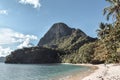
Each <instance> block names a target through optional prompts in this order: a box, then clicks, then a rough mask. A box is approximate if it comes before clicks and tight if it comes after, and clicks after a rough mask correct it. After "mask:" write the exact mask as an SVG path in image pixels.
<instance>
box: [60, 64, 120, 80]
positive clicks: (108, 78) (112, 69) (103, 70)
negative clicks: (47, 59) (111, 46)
mask: <svg viewBox="0 0 120 80" xmlns="http://www.w3.org/2000/svg"><path fill="white" fill-rule="evenodd" d="M75 65H82V66H89V67H90V68H91V69H90V70H88V71H87V72H84V73H82V74H81V73H78V74H75V75H72V76H67V77H64V78H61V79H59V80H120V64H107V65H104V64H100V65H92V64H75Z"/></svg>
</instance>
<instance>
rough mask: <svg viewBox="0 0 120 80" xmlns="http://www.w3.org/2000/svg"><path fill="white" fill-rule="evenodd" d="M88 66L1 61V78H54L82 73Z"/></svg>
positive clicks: (16, 79)
mask: <svg viewBox="0 0 120 80" xmlns="http://www.w3.org/2000/svg"><path fill="white" fill-rule="evenodd" d="M88 69H89V68H88V67H84V66H77V65H71V64H5V63H0V80H52V79H53V78H54V77H59V76H68V75H70V74H74V73H76V72H77V71H78V72H80V71H81V73H82V72H84V71H86V70H88Z"/></svg>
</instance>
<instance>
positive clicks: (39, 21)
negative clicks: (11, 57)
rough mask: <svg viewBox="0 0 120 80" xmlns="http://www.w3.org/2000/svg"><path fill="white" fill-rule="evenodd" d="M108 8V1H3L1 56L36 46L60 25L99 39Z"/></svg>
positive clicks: (0, 5)
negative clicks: (58, 23) (99, 31)
mask: <svg viewBox="0 0 120 80" xmlns="http://www.w3.org/2000/svg"><path fill="white" fill-rule="evenodd" d="M107 5H108V3H106V2H105V0H0V56H4V55H6V54H8V52H10V51H11V50H13V49H16V48H22V47H27V46H32V45H33V44H34V45H36V44H37V43H38V41H39V39H40V38H41V37H42V36H43V35H44V34H45V33H46V32H47V31H48V29H49V28H50V27H51V26H52V25H53V24H54V23H57V22H64V23H66V24H67V25H68V26H70V27H74V28H79V29H81V30H83V31H84V32H85V33H86V34H88V35H89V36H91V37H96V29H97V28H98V25H99V23H100V22H105V21H106V20H105V17H104V16H103V15H102V14H103V12H102V11H103V9H104V7H106V6H107ZM31 43H32V44H31Z"/></svg>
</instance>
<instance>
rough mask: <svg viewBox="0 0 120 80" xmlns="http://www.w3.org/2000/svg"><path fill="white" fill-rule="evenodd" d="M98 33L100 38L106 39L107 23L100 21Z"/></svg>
mask: <svg viewBox="0 0 120 80" xmlns="http://www.w3.org/2000/svg"><path fill="white" fill-rule="evenodd" d="M97 33H98V37H99V38H100V39H104V38H105V35H106V25H105V24H104V23H102V22H101V23H100V25H99V29H98V30H97Z"/></svg>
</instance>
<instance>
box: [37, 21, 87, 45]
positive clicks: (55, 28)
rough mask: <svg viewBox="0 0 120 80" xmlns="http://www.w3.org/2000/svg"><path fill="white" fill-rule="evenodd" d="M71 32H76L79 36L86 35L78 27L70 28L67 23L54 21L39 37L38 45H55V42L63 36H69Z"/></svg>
mask: <svg viewBox="0 0 120 80" xmlns="http://www.w3.org/2000/svg"><path fill="white" fill-rule="evenodd" d="M73 33H76V34H78V35H81V36H86V34H85V33H84V32H82V31H81V30H80V29H75V28H70V27H69V26H68V25H66V24H65V23H61V22H60V23H55V24H53V25H52V27H51V28H50V29H49V30H48V32H47V33H46V34H45V35H44V37H43V38H41V39H40V41H39V43H38V46H43V45H50V46H51V45H56V43H59V41H61V40H62V39H63V37H69V36H71V35H72V34H73Z"/></svg>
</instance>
